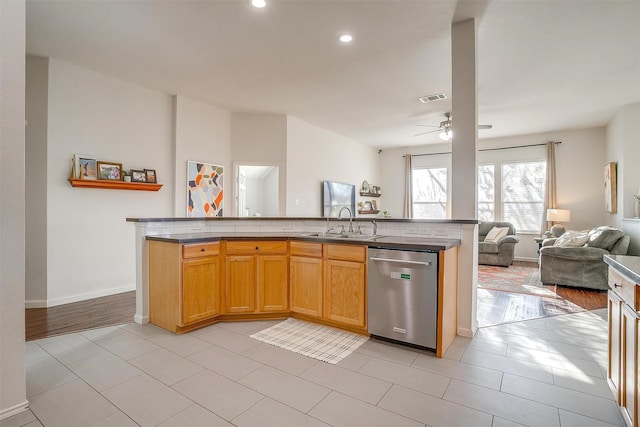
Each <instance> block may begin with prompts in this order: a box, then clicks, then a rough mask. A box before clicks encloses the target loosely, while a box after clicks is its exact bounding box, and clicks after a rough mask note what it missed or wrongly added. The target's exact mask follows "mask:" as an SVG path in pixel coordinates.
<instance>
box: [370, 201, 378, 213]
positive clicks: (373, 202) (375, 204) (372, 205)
mask: <svg viewBox="0 0 640 427" xmlns="http://www.w3.org/2000/svg"><path fill="white" fill-rule="evenodd" d="M369 203H371V210H372V211H377V210H378V202H376V201H375V200H372V201H371V202H369Z"/></svg>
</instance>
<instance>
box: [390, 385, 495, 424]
mask: <svg viewBox="0 0 640 427" xmlns="http://www.w3.org/2000/svg"><path fill="white" fill-rule="evenodd" d="M378 406H379V407H381V408H384V409H387V410H389V411H391V412H394V413H396V414H402V415H403V416H405V417H408V418H411V419H413V420H416V421H419V422H421V423H425V424H427V425H429V426H450V427H468V426H474V427H482V426H486V427H491V421H492V419H493V416H492V415H490V414H487V413H485V412H480V411H477V410H475V409H470V408H466V407H464V406H462V405H458V404H457V403H453V402H448V401H446V400H442V399H438V398H436V397H433V396H429V395H427V394H424V393H420V392H417V391H415V390H410V389H407V388H404V387H400V386H397V385H394V386H393V387H391V390H389V392H388V393H387V394H386V395H385V396H384V397H383V398H382V400H381V401H380V403H379V404H378Z"/></svg>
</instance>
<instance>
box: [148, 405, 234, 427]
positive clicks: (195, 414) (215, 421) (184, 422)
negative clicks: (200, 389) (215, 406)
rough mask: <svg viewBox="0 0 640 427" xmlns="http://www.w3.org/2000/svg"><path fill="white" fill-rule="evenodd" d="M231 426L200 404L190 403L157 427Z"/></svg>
mask: <svg viewBox="0 0 640 427" xmlns="http://www.w3.org/2000/svg"><path fill="white" fill-rule="evenodd" d="M187 426H188V427H232V426H233V424H231V423H229V422H227V421H225V420H224V419H222V418H220V417H219V416H217V415H216V414H214V413H213V412H210V411H207V410H206V409H204V408H203V407H202V406H200V405H191V406H189V407H188V408H187V409H185V410H184V411H182V412H180V413H178V414H177V415H174V416H173V417H171V418H169V419H168V420H167V421H165V422H163V423H160V424H158V427H187Z"/></svg>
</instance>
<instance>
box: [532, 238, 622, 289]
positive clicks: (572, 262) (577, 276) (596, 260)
mask: <svg viewBox="0 0 640 427" xmlns="http://www.w3.org/2000/svg"><path fill="white" fill-rule="evenodd" d="M570 233H573V235H571V234H570ZM567 234H569V235H568V236H563V237H564V241H563V240H560V239H563V237H560V238H559V239H558V238H550V239H545V240H544V241H543V242H542V248H541V249H540V263H539V264H540V280H541V281H542V283H543V284H545V285H547V284H555V285H565V286H575V287H580V288H589V289H598V290H606V289H607V287H608V285H607V264H605V262H604V260H603V256H604V255H609V254H611V255H626V253H627V250H628V249H629V241H630V238H629V236H628V235H626V234H625V233H624V232H623V231H622V230H618V229H616V228H612V227H608V226H602V227H596V228H593V229H592V230H590V231H589V232H588V233H586V232H582V235H581V233H580V232H571V231H568V232H567ZM580 243H582V245H580Z"/></svg>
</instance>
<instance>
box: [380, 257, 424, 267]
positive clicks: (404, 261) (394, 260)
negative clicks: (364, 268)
mask: <svg viewBox="0 0 640 427" xmlns="http://www.w3.org/2000/svg"><path fill="white" fill-rule="evenodd" d="M369 259H370V260H371V261H385V262H395V263H399V264H417V265H424V266H427V267H428V266H430V265H431V261H407V260H401V259H392V258H375V257H371V258H369Z"/></svg>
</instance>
